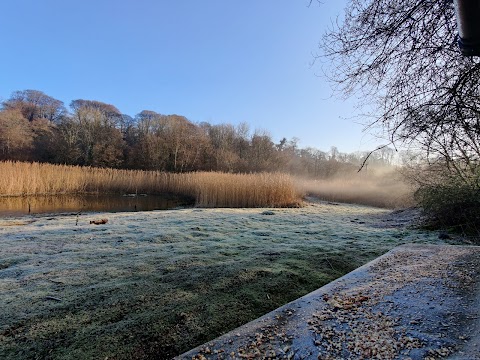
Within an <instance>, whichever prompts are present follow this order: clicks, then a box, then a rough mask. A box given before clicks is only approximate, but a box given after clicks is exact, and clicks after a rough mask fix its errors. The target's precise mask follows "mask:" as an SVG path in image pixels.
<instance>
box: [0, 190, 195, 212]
mask: <svg viewBox="0 0 480 360" xmlns="http://www.w3.org/2000/svg"><path fill="white" fill-rule="evenodd" d="M192 205H193V203H192V202H189V201H188V200H185V199H182V198H179V197H175V196H171V195H166V196H163V195H148V196H141V195H139V196H122V195H57V196H30V197H5V198H2V197H0V217H9V216H21V215H27V214H30V215H34V214H55V213H78V212H81V213H83V212H122V211H151V210H166V209H173V208H176V207H179V206H192Z"/></svg>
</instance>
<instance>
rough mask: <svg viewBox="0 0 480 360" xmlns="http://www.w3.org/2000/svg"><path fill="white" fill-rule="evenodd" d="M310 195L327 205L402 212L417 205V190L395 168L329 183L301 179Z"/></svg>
mask: <svg viewBox="0 0 480 360" xmlns="http://www.w3.org/2000/svg"><path fill="white" fill-rule="evenodd" d="M298 180H299V182H298V184H299V186H300V187H301V189H302V191H303V192H304V193H305V194H307V195H313V196H317V197H319V198H321V199H323V200H326V201H332V202H342V203H354V204H362V205H371V206H377V207H382V208H390V209H398V208H405V207H409V206H413V205H414V201H413V189H412V187H411V185H409V184H408V183H407V182H406V181H405V180H404V179H403V178H402V175H401V174H400V172H399V171H398V169H397V168H395V167H384V168H375V169H368V171H366V170H365V169H363V170H362V171H361V172H351V173H344V174H341V175H336V176H334V177H332V178H329V179H322V180H311V179H304V178H303V179H302V178H298Z"/></svg>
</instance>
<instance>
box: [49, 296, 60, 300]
mask: <svg viewBox="0 0 480 360" xmlns="http://www.w3.org/2000/svg"><path fill="white" fill-rule="evenodd" d="M45 300H54V301H62V299H60V298H57V297H54V296H45Z"/></svg>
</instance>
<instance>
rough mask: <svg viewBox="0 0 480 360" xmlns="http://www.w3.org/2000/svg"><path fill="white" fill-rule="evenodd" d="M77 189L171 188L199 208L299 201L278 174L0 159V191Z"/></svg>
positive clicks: (287, 178) (165, 190)
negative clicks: (182, 170) (137, 168)
mask: <svg viewBox="0 0 480 360" xmlns="http://www.w3.org/2000/svg"><path fill="white" fill-rule="evenodd" d="M81 193H122V194H125V193H139V194H140V193H148V194H162V193H172V194H177V195H180V196H189V197H193V198H195V202H196V205H197V206H200V207H262V206H272V207H282V206H292V205H296V204H298V203H299V202H300V197H301V195H300V193H299V192H298V190H297V189H296V187H295V185H294V182H293V180H292V178H291V177H290V176H289V175H286V174H282V173H262V174H226V173H219V172H195V173H182V174H173V173H164V172H158V171H140V170H118V169H101V168H91V167H80V166H69V165H52V164H40V163H24V162H12V161H6V162H0V196H34V195H59V194H81Z"/></svg>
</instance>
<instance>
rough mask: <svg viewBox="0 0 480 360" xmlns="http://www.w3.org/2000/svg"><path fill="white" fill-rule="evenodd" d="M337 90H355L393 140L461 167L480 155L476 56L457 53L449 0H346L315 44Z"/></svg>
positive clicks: (478, 65)
mask: <svg viewBox="0 0 480 360" xmlns="http://www.w3.org/2000/svg"><path fill="white" fill-rule="evenodd" d="M320 48H321V51H322V56H323V59H326V60H328V61H332V62H333V64H334V66H333V69H332V70H331V72H329V77H330V79H331V80H332V82H333V83H334V84H335V88H336V90H338V91H340V93H341V94H343V95H346V96H349V95H351V94H353V93H355V94H356V95H358V94H360V97H361V98H363V102H364V103H365V104H368V105H369V106H371V105H372V104H373V105H374V110H373V112H372V113H371V114H370V115H371V116H373V120H372V121H371V122H370V123H369V124H368V125H369V126H372V127H374V126H377V125H380V126H381V128H382V130H384V131H386V133H387V134H388V137H389V140H390V141H391V142H392V143H398V142H400V143H403V144H414V145H416V146H419V147H420V148H422V149H423V150H424V153H425V154H426V155H427V156H428V157H429V158H430V159H434V158H438V157H442V158H443V159H444V160H445V161H447V162H449V163H452V164H459V163H462V165H461V166H462V168H463V169H465V167H468V165H469V164H471V163H472V161H478V160H479V158H480V103H479V101H478V98H479V95H480V93H479V88H478V84H479V80H480V61H479V60H477V59H475V58H467V57H464V56H462V55H461V54H460V51H459V49H458V46H457V29H456V23H455V16H454V9H453V5H452V3H451V2H450V1H435V0H415V1H401V0H396V1H389V0H376V1H373V0H350V2H349V4H348V6H347V8H346V12H345V16H344V18H343V20H342V21H340V20H339V21H337V23H336V24H335V25H334V26H333V28H332V29H330V30H329V31H327V32H326V33H325V34H324V36H323V39H322V41H321V45H320Z"/></svg>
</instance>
